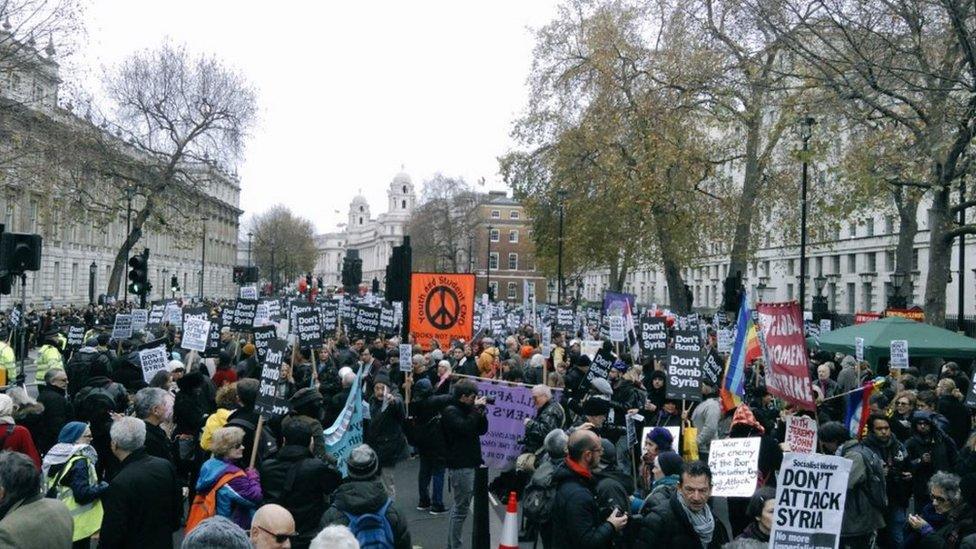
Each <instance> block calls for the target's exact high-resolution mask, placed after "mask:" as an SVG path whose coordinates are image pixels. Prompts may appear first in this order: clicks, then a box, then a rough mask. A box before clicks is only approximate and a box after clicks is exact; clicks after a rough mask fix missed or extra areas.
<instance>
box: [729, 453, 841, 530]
mask: <svg viewBox="0 0 976 549" xmlns="http://www.w3.org/2000/svg"><path fill="white" fill-rule="evenodd" d="M712 444H715V442H714V441H713V442H712ZM850 472H851V460H849V459H846V458H842V457H840V456H830V455H824V454H797V453H794V452H788V453H786V454H784V455H783V465H782V466H781V467H780V469H779V475H777V477H776V480H777V482H776V509H775V511H774V513H775V514H774V516H773V529H772V532H770V535H769V547H770V548H772V549H800V548H804V549H837V547H838V546H839V545H840V529H841V523H842V522H843V520H844V505H845V499H846V497H847V477H848V475H849V474H850ZM712 493H713V494H714V490H713V492H712Z"/></svg>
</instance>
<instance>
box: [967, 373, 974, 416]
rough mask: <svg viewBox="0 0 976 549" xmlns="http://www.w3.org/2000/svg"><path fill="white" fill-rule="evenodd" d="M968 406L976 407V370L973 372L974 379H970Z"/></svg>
mask: <svg viewBox="0 0 976 549" xmlns="http://www.w3.org/2000/svg"><path fill="white" fill-rule="evenodd" d="M966 406H969V407H970V408H976V372H973V379H971V380H970V381H969V393H968V394H966Z"/></svg>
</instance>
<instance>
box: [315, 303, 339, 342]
mask: <svg viewBox="0 0 976 549" xmlns="http://www.w3.org/2000/svg"><path fill="white" fill-rule="evenodd" d="M319 317H320V320H319V322H321V323H322V325H321V328H322V335H323V336H334V335H336V330H338V328H339V304H338V303H337V302H335V301H323V302H322V303H320V304H319Z"/></svg>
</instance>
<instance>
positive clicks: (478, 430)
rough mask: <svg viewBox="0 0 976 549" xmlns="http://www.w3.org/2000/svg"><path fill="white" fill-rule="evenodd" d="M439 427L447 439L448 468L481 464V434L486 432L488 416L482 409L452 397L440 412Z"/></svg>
mask: <svg viewBox="0 0 976 549" xmlns="http://www.w3.org/2000/svg"><path fill="white" fill-rule="evenodd" d="M441 428H442V429H444V438H445V439H446V440H447V468H448V469H470V468H474V467H477V466H479V465H481V463H482V461H481V435H483V434H485V433H487V432H488V418H487V417H486V416H485V414H484V412H483V411H478V410H476V409H475V408H474V406H470V405H468V404H464V403H463V402H460V401H459V400H457V399H456V398H452V402H451V403H450V404H448V405H447V406H445V407H444V410H443V411H442V412H441Z"/></svg>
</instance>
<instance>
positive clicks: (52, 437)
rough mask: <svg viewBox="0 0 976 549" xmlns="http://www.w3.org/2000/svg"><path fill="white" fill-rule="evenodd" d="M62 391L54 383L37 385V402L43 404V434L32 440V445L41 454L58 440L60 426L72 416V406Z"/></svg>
mask: <svg viewBox="0 0 976 549" xmlns="http://www.w3.org/2000/svg"><path fill="white" fill-rule="evenodd" d="M64 393H65V392H64V389H62V388H60V387H55V386H54V385H39V386H38V387H37V402H39V403H41V404H42V405H43V406H44V416H43V419H42V422H43V425H44V428H43V429H42V433H43V435H42V436H39V437H37V439H36V440H34V445H35V446H37V450H38V451H39V452H40V453H42V454H46V453H47V451H48V450H50V449H51V446H54V444H55V443H56V442H57V441H58V434H59V433H60V432H61V428H62V427H64V425H65V424H66V423H68V421H70V420H71V419H73V418H74V415H75V413H74V408H73V407H72V406H71V402H69V401H68V399H67V398H66V397H65V394H64Z"/></svg>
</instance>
